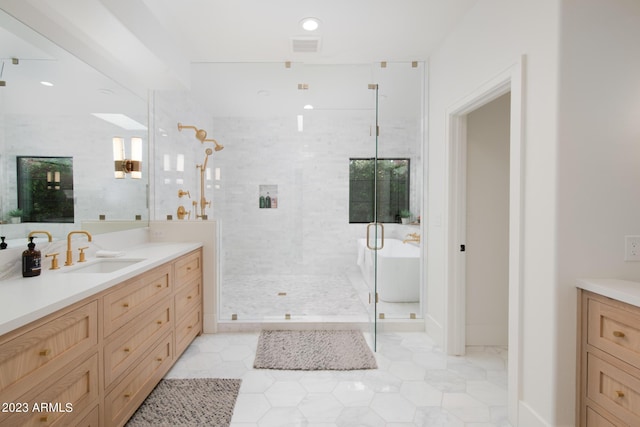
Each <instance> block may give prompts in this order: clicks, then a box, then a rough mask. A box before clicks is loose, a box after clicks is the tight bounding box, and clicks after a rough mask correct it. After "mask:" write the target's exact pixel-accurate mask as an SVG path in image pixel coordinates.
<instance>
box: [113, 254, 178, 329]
mask: <svg viewBox="0 0 640 427" xmlns="http://www.w3.org/2000/svg"><path fill="white" fill-rule="evenodd" d="M170 294H171V266H170V265H167V266H162V267H159V268H156V269H154V270H151V271H150V272H148V273H144V274H142V275H141V276H138V277H135V278H134V279H131V280H130V281H127V282H125V283H123V284H122V285H120V286H119V287H118V289H117V290H115V291H113V292H110V293H108V294H106V295H105V296H104V320H105V321H104V336H105V337H107V336H109V335H110V334H112V333H113V332H114V331H115V330H116V329H118V328H120V327H121V326H123V325H124V324H126V323H128V322H130V321H131V320H132V319H133V318H135V317H137V316H139V315H140V314H142V313H143V312H144V311H145V310H146V309H147V308H149V307H152V306H154V305H156V304H157V303H158V301H160V300H162V299H163V298H164V297H166V296H168V295H170Z"/></svg>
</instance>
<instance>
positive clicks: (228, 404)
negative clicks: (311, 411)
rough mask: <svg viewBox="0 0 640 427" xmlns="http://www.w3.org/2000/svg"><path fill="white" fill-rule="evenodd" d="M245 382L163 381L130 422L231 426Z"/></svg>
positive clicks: (131, 425)
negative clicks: (234, 409)
mask: <svg viewBox="0 0 640 427" xmlns="http://www.w3.org/2000/svg"><path fill="white" fill-rule="evenodd" d="M241 382H242V380H236V379H226V378H225V379H217V378H190V379H168V380H161V381H160V382H159V383H158V385H157V386H156V388H155V389H153V391H152V392H151V394H150V395H149V397H147V399H146V400H145V401H144V402H143V403H142V405H141V406H140V407H139V408H138V410H137V411H136V412H135V413H134V414H133V416H132V417H131V419H129V421H128V422H127V424H126V425H127V427H143V426H145V427H146V426H153V427H160V426H167V427H169V426H171V427H173V426H228V425H230V424H231V416H232V415H233V408H234V406H235V404H236V398H237V397H238V391H239V390H240V383H241Z"/></svg>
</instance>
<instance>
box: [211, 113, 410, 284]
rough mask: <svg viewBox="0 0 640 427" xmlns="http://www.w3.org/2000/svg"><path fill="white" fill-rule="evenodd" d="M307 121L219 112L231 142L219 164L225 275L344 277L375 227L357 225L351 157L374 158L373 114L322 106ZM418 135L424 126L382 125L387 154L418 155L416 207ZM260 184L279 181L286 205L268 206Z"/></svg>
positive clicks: (216, 204) (218, 125)
mask: <svg viewBox="0 0 640 427" xmlns="http://www.w3.org/2000/svg"><path fill="white" fill-rule="evenodd" d="M304 120H305V121H304V131H303V132H299V131H298V129H297V122H296V118H295V117H272V118H214V120H213V123H214V126H213V128H214V129H215V131H214V133H215V137H216V138H217V139H218V141H219V142H220V143H221V144H223V145H224V146H225V149H224V150H223V151H221V152H219V153H217V155H216V157H215V159H214V162H213V167H214V168H219V169H220V180H219V181H215V178H214V182H213V186H214V193H213V194H214V195H213V212H214V215H215V217H216V219H218V220H219V221H220V224H221V235H222V269H223V270H222V273H223V274H250V275H252V274H340V273H343V272H345V271H347V270H348V269H350V268H353V267H354V266H355V262H356V255H357V249H356V241H357V239H358V238H363V237H364V236H365V228H366V226H365V225H363V224H349V158H350V157H364V158H370V157H372V156H373V154H374V143H375V139H374V137H372V136H371V135H370V130H371V128H370V125H371V116H370V112H348V113H341V114H339V115H338V114H336V113H335V112H333V113H327V112H321V111H313V114H309V115H306V116H305V119H304ZM418 134H419V127H418V124H417V123H414V122H411V121H396V122H394V123H393V125H388V126H386V127H385V129H383V131H382V133H381V136H380V140H381V141H383V142H386V143H384V144H382V145H381V146H380V148H379V152H378V155H379V156H380V157H409V158H411V159H412V171H411V177H412V181H413V182H412V188H413V189H414V190H413V195H412V201H413V202H412V203H413V204H414V205H412V209H413V210H414V211H415V212H417V209H418V208H417V206H418V205H419V200H418V198H417V197H416V193H417V192H418V190H417V188H418V187H419V184H418V181H417V180H418V179H420V177H421V173H419V171H418V170H419V168H420V167H421V166H420V161H419V160H420V142H419V141H421V139H420V138H419V136H418ZM260 185H273V186H277V195H273V194H272V195H271V196H272V197H276V198H277V208H275V209H273V208H272V209H260V207H259V196H260V194H259V187H260ZM413 206H416V207H413ZM392 228H393V227H392ZM396 230H398V231H397V233H398V234H401V233H402V230H401V229H400V228H396ZM392 232H393V231H392Z"/></svg>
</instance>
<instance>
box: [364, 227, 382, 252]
mask: <svg viewBox="0 0 640 427" xmlns="http://www.w3.org/2000/svg"><path fill="white" fill-rule="evenodd" d="M371 226H374V227H377V226H380V247H378V246H377V245H378V241H377V239H376V246H371V240H370V239H369V237H370V236H371V231H370V230H371ZM367 248H369V249H371V250H372V251H378V250H380V249H382V248H384V225H383V224H382V223H381V222H370V223H369V224H367Z"/></svg>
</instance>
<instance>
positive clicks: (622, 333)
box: [613, 331, 624, 338]
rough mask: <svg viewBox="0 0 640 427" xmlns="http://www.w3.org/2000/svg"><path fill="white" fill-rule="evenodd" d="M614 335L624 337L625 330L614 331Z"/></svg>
mask: <svg viewBox="0 0 640 427" xmlns="http://www.w3.org/2000/svg"><path fill="white" fill-rule="evenodd" d="M613 336H614V337H617V338H624V332H622V331H613Z"/></svg>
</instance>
